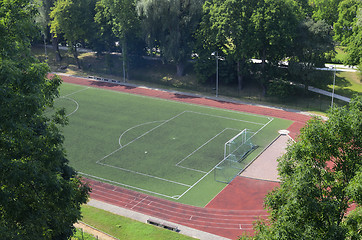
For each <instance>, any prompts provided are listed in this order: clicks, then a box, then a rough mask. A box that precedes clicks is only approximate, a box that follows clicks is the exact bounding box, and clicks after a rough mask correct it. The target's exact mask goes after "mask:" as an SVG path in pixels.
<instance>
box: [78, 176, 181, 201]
mask: <svg viewBox="0 0 362 240" xmlns="http://www.w3.org/2000/svg"><path fill="white" fill-rule="evenodd" d="M78 173H79V174H81V175H84V176H88V177H90V178H94V179H99V180H101V181H105V182H109V183H113V184H116V185H120V186H124V187H127V188H133V189H136V190H138V191H142V192H147V193H151V194H155V195H158V196H162V197H167V198H172V199H176V198H174V197H172V196H168V195H165V194H162V193H157V192H153V191H150V190H146V189H143V188H139V187H135V186H131V185H127V184H124V183H120V182H116V181H112V180H109V179H105V178H101V177H97V176H94V175H91V174H87V173H83V172H78ZM176 200H177V199H176Z"/></svg>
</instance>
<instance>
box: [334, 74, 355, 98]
mask: <svg viewBox="0 0 362 240" xmlns="http://www.w3.org/2000/svg"><path fill="white" fill-rule="evenodd" d="M328 88H329V91H332V89H333V84H329V85H328ZM335 93H337V94H340V95H342V96H346V97H353V95H355V94H362V76H361V75H360V73H358V72H337V74H336V85H335Z"/></svg>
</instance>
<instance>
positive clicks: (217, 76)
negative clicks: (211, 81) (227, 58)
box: [211, 51, 219, 97]
mask: <svg viewBox="0 0 362 240" xmlns="http://www.w3.org/2000/svg"><path fill="white" fill-rule="evenodd" d="M211 56H215V58H216V97H218V95H219V55H218V52H217V51H216V52H213V53H211Z"/></svg>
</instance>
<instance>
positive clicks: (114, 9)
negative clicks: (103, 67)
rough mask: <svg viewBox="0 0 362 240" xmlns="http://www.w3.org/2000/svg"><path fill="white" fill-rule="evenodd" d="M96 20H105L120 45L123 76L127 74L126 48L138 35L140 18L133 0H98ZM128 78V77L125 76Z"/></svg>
mask: <svg viewBox="0 0 362 240" xmlns="http://www.w3.org/2000/svg"><path fill="white" fill-rule="evenodd" d="M96 21H97V22H98V23H100V22H102V21H106V22H107V24H108V26H109V27H111V29H112V31H113V33H114V35H115V36H116V37H117V38H118V40H119V41H120V44H121V45H122V60H123V78H124V81H126V75H127V74H128V50H129V48H130V47H129V46H130V45H132V43H134V42H137V41H138V39H139V37H140V29H141V27H140V19H139V17H138V15H137V13H136V1H135V0H100V1H99V3H98V5H97V15H96ZM127 78H128V77H127Z"/></svg>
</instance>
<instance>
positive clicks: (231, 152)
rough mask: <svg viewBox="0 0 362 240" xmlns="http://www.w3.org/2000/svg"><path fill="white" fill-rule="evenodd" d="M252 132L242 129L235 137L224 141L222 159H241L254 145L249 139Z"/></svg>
mask: <svg viewBox="0 0 362 240" xmlns="http://www.w3.org/2000/svg"><path fill="white" fill-rule="evenodd" d="M252 136H253V133H252V132H250V131H249V130H248V129H244V130H243V131H241V132H240V133H239V134H237V135H236V136H235V137H233V138H232V139H230V140H229V141H227V142H226V143H225V146H224V159H226V158H227V159H229V160H230V161H237V162H239V161H242V160H243V159H244V158H245V157H246V156H247V155H248V154H249V153H250V152H251V151H252V150H253V148H254V147H255V146H254V144H253V143H252V141H251V138H252Z"/></svg>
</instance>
